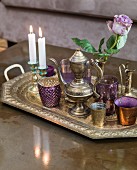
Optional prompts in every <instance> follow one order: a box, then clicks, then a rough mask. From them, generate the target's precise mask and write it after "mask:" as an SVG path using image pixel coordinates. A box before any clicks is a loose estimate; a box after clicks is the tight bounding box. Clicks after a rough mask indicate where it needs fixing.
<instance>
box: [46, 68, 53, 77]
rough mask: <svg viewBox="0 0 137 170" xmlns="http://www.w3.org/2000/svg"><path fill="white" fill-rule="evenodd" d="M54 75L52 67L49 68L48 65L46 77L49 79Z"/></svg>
mask: <svg viewBox="0 0 137 170" xmlns="http://www.w3.org/2000/svg"><path fill="white" fill-rule="evenodd" d="M54 74H55V72H54V67H53V66H51V65H48V68H47V74H46V77H51V76H53V75H54Z"/></svg>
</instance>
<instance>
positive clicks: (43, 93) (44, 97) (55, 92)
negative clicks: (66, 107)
mask: <svg viewBox="0 0 137 170" xmlns="http://www.w3.org/2000/svg"><path fill="white" fill-rule="evenodd" d="M38 89H39V94H40V98H41V101H42V103H43V105H44V106H45V107H55V106H57V105H59V102H60V98H61V88H60V85H59V81H58V78H57V77H56V76H53V77H44V78H42V79H40V80H39V81H38Z"/></svg>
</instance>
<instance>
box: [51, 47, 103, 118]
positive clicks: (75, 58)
mask: <svg viewBox="0 0 137 170" xmlns="http://www.w3.org/2000/svg"><path fill="white" fill-rule="evenodd" d="M50 60H51V61H52V62H54V64H55V65H56V67H57V71H58V76H59V80H60V84H61V87H62V89H63V90H64V92H65V94H66V96H67V97H68V98H69V99H71V100H73V101H75V102H76V103H75V106H74V107H73V108H71V109H70V110H69V113H70V114H71V115H73V116H77V117H86V116H88V115H89V114H90V109H89V108H88V107H87V106H86V105H85V104H84V102H85V101H86V100H87V99H89V98H90V97H91V96H93V95H95V96H96V97H99V95H98V94H97V93H96V91H95V87H96V84H97V83H98V81H99V80H100V78H102V76H103V72H102V70H101V69H100V67H99V66H98V65H97V63H96V62H94V60H93V59H91V60H90V61H89V60H88V58H87V57H85V56H84V55H83V53H82V52H81V51H80V50H77V51H76V52H75V53H74V54H73V55H72V57H70V58H69V62H70V68H71V70H72V72H73V73H74V77H75V78H74V80H72V82H70V83H66V82H65V81H64V79H63V77H62V74H61V68H60V66H59V65H58V63H57V61H56V60H55V59H54V58H50ZM89 64H90V65H91V66H93V67H94V68H95V69H96V70H97V72H98V79H97V81H96V83H95V84H94V85H91V84H90V83H88V82H86V81H85V80H84V79H83V77H84V72H85V70H86V67H87V65H89Z"/></svg>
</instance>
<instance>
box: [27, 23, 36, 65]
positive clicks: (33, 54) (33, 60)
mask: <svg viewBox="0 0 137 170" xmlns="http://www.w3.org/2000/svg"><path fill="white" fill-rule="evenodd" d="M29 30H30V33H29V34H28V40H29V58H30V64H36V62H37V59H36V40H35V34H34V33H33V27H32V25H30V28H29Z"/></svg>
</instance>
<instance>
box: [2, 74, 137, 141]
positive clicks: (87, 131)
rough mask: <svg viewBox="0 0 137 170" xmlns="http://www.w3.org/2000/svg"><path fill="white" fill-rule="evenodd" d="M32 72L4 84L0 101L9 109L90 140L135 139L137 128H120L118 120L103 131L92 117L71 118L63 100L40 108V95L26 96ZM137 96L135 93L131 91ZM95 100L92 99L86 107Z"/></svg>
mask: <svg viewBox="0 0 137 170" xmlns="http://www.w3.org/2000/svg"><path fill="white" fill-rule="evenodd" d="M30 80H31V73H30V72H28V73H26V74H23V75H21V76H18V77H16V78H14V79H12V80H10V81H8V82H6V83H4V84H3V90H2V102H3V103H6V104H9V105H11V106H14V107H17V108H20V109H22V110H24V111H27V112H29V113H32V114H33V115H37V116H39V117H41V118H44V119H46V120H48V121H51V122H53V123H56V124H59V125H61V126H62V127H65V128H67V129H70V130H72V131H74V132H78V133H80V134H82V135H84V136H87V137H89V138H93V139H104V138H123V137H137V125H136V123H135V125H133V126H126V127H125V126H121V125H119V124H117V120H116V119H115V118H114V120H111V121H106V124H105V125H104V127H103V128H101V129H100V128H96V127H95V126H93V124H92V117H91V116H88V117H87V118H86V119H84V118H81V119H80V118H77V117H72V116H71V115H69V114H68V110H69V109H70V108H71V107H72V106H73V104H69V103H65V101H64V99H63V98H62V100H61V102H60V106H59V107H54V108H47V107H43V106H42V104H41V101H40V98H39V96H37V95H33V93H29V91H28V88H29V86H31V81H30ZM134 91H135V92H136V94H137V90H136V89H134ZM93 101H94V100H93V99H92V98H91V100H90V101H88V103H87V105H89V104H91V103H92V102H93Z"/></svg>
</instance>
